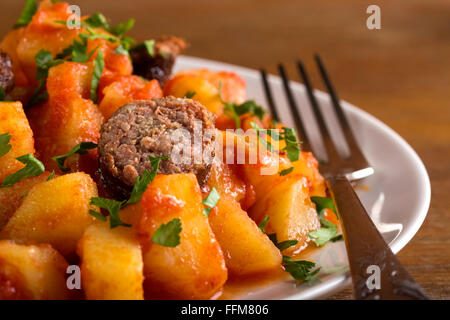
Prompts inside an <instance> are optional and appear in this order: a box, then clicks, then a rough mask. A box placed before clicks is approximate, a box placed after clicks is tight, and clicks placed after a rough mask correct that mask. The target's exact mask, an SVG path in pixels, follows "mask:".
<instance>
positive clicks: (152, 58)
mask: <svg viewBox="0 0 450 320" xmlns="http://www.w3.org/2000/svg"><path fill="white" fill-rule="evenodd" d="M185 48H186V43H185V42H184V40H183V39H181V38H177V37H173V36H161V37H159V38H157V39H155V40H147V41H145V42H144V43H142V44H140V45H138V46H135V47H134V48H133V49H132V50H131V52H130V54H131V59H132V61H133V70H134V74H137V75H139V76H141V77H144V78H145V79H148V80H153V79H156V80H158V81H159V83H160V84H161V85H164V83H166V81H167V80H168V79H169V77H170V74H171V73H172V67H173V64H174V62H175V59H176V58H177V56H179V55H180V54H182V53H183V51H184V49H185Z"/></svg>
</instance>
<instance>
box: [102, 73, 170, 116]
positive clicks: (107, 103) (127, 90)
mask: <svg viewBox="0 0 450 320" xmlns="http://www.w3.org/2000/svg"><path fill="white" fill-rule="evenodd" d="M103 94H104V97H103V99H102V100H101V103H100V104H99V109H100V111H101V112H102V114H103V116H104V118H105V119H108V118H109V117H111V116H112V114H113V113H114V112H116V110H117V109H119V108H120V107H121V106H123V105H125V104H127V103H129V102H132V101H136V100H150V99H152V98H160V97H162V90H161V87H160V86H159V82H158V80H152V81H145V80H143V79H141V78H140V77H138V76H122V77H121V78H120V79H119V80H118V81H115V82H113V83H111V84H110V85H109V86H107V87H106V88H104V89H103Z"/></svg>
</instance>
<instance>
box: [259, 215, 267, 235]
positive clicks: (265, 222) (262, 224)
mask: <svg viewBox="0 0 450 320" xmlns="http://www.w3.org/2000/svg"><path fill="white" fill-rule="evenodd" d="M269 220H270V217H269V216H264V218H263V219H262V221H261V222H260V224H259V225H258V228H259V229H260V230H261V231H262V233H266V230H265V227H266V225H267V222H269Z"/></svg>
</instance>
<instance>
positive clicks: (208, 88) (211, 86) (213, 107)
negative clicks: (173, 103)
mask: <svg viewBox="0 0 450 320" xmlns="http://www.w3.org/2000/svg"><path fill="white" fill-rule="evenodd" d="M219 84H221V86H222V88H221V91H220V96H221V97H222V99H223V100H224V101H230V102H236V103H242V102H244V100H245V82H244V80H243V79H242V78H241V77H240V76H238V75H237V74H236V73H234V72H225V71H222V72H215V71H211V70H207V69H194V70H183V71H181V72H179V73H177V74H176V75H175V76H174V77H173V78H172V79H170V80H169V81H167V82H166V84H165V85H164V95H172V96H175V97H179V98H183V97H184V96H185V95H186V93H188V92H189V91H190V92H195V95H194V96H193V97H192V99H194V100H196V101H199V102H200V103H201V104H203V105H204V106H205V107H206V108H207V109H208V110H209V111H211V112H212V113H214V114H216V115H217V116H220V115H222V114H223V107H224V106H223V104H222V103H221V101H220V97H219Z"/></svg>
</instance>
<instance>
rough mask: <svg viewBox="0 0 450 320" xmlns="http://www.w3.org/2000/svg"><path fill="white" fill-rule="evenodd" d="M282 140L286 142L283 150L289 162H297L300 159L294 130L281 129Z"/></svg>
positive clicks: (298, 145)
mask: <svg viewBox="0 0 450 320" xmlns="http://www.w3.org/2000/svg"><path fill="white" fill-rule="evenodd" d="M281 136H282V138H283V139H284V141H285V142H286V146H285V147H284V148H283V150H284V151H286V153H287V157H288V159H289V160H290V161H291V162H294V161H297V160H298V159H299V157H300V142H298V141H297V136H296V134H295V130H294V129H292V128H286V127H283V133H282V135H281Z"/></svg>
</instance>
